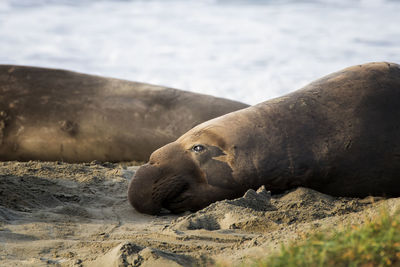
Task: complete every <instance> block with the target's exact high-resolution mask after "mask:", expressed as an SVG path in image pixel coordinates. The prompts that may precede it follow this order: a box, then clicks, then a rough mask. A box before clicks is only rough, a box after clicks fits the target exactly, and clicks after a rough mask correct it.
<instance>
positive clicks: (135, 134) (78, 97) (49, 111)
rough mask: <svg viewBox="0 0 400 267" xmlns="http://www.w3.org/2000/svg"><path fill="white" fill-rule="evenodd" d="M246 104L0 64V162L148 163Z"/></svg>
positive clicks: (152, 86)
mask: <svg viewBox="0 0 400 267" xmlns="http://www.w3.org/2000/svg"><path fill="white" fill-rule="evenodd" d="M245 107H248V105H245V104H242V103H239V102H235V101H230V100H226V99H222V98H216V97H212V96H207V95H201V94H196V93H191V92H185V91H180V90H176V89H171V88H165V87H160V86H154V85H149V84H144V83H137V82H129V81H124V80H118V79H112V78H103V77H98V76H92V75H85V74H80V73H76V72H70V71H64V70H54V69H44V68H35V67H23V66H10V65H0V160H48V161H55V160H59V161H67V162H87V161H92V160H99V161H112V162H115V161H131V160H139V161H147V160H148V158H149V156H150V154H151V153H152V152H153V151H154V150H156V149H157V148H159V147H161V146H163V145H165V144H167V143H169V142H172V141H174V140H176V138H178V137H179V136H180V135H182V134H183V133H185V132H186V131H187V130H189V129H191V128H192V127H194V126H195V125H197V124H199V123H201V122H204V121H207V120H209V119H212V118H215V117H218V116H221V115H223V114H226V113H228V112H231V111H235V110H239V109H242V108H245Z"/></svg>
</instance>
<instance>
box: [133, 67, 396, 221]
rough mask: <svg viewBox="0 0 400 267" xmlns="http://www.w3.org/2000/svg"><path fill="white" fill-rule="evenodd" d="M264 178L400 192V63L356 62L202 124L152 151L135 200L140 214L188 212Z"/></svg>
mask: <svg viewBox="0 0 400 267" xmlns="http://www.w3.org/2000/svg"><path fill="white" fill-rule="evenodd" d="M197 144H201V145H203V147H204V149H203V150H202V151H200V152H195V151H194V150H193V149H192V148H193V146H194V145H197ZM261 185H265V186H266V188H267V189H268V190H271V191H272V193H275V192H282V191H283V190H287V189H290V188H294V187H297V186H304V187H310V188H313V189H316V190H319V191H321V192H323V193H327V194H330V195H334V196H353V197H363V196H368V195H383V196H400V67H399V65H396V64H393V63H369V64H364V65H359V66H354V67H350V68H347V69H344V70H341V71H339V72H336V73H333V74H331V75H328V76H326V77H323V78H321V79H319V80H317V81H315V82H313V83H311V84H309V85H308V86H306V87H304V88H303V89H300V90H298V91H295V92H293V93H291V94H288V95H286V96H283V97H280V98H276V99H272V100H269V101H266V102H263V103H261V104H258V105H255V106H252V107H249V108H246V109H243V110H240V111H237V112H233V113H230V114H227V115H224V116H221V117H219V118H216V119H213V120H210V121H207V122H205V123H202V124H200V125H198V126H197V127H195V128H193V129H192V130H190V131H188V132H187V133H185V134H184V135H182V136H181V137H180V138H179V139H178V140H176V141H175V142H173V143H171V144H168V145H166V146H164V147H162V148H160V149H158V150H157V151H155V152H154V153H153V154H152V155H151V157H150V161H149V163H148V164H146V165H144V166H142V167H141V168H139V170H138V171H137V173H136V174H135V176H134V177H133V179H132V181H131V184H130V186H129V190H128V198H129V201H130V203H131V204H132V205H133V206H134V207H135V208H136V209H137V210H138V211H140V212H144V213H149V214H156V213H158V212H159V211H160V209H161V208H167V209H170V210H171V211H172V212H176V213H178V212H182V211H185V210H191V211H195V210H197V209H200V208H203V207H205V206H206V205H208V204H210V203H212V202H214V201H217V200H222V199H227V198H228V199H229V198H234V197H238V196H241V195H242V194H243V193H244V192H245V191H246V190H248V189H250V188H252V189H257V188H258V187H259V186H261Z"/></svg>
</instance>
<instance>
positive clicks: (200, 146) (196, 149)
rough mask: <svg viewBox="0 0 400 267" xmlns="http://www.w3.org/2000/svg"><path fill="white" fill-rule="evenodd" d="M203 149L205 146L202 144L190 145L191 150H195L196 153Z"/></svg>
mask: <svg viewBox="0 0 400 267" xmlns="http://www.w3.org/2000/svg"><path fill="white" fill-rule="evenodd" d="M204 149H205V147H204V146H203V145H194V146H193V147H192V150H193V151H194V152H197V153H200V152H202V151H203V150H204Z"/></svg>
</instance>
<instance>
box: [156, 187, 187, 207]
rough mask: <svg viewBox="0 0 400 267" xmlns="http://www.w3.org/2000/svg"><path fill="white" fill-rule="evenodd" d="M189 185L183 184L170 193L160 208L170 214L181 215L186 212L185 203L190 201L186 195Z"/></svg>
mask: <svg viewBox="0 0 400 267" xmlns="http://www.w3.org/2000/svg"><path fill="white" fill-rule="evenodd" d="M188 190H189V184H187V183H184V184H182V185H181V186H180V187H179V188H177V189H176V190H174V193H170V194H169V196H168V197H167V198H166V199H165V200H164V201H163V202H162V203H161V204H162V207H163V208H165V209H167V210H169V211H171V212H172V213H182V212H184V211H186V210H188V207H187V205H186V203H187V202H188V200H189V199H190V194H188Z"/></svg>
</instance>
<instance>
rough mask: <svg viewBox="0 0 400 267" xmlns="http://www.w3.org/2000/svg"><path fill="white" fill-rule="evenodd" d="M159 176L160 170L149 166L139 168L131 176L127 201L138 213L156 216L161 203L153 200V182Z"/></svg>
mask: <svg viewBox="0 0 400 267" xmlns="http://www.w3.org/2000/svg"><path fill="white" fill-rule="evenodd" d="M159 176H160V170H159V169H158V168H157V167H154V166H152V165H150V164H145V165H143V166H141V167H140V168H139V169H138V170H137V171H136V173H135V175H134V176H133V178H132V180H131V183H130V184H129V188H128V200H129V202H130V203H131V205H132V206H133V207H134V208H135V209H136V210H137V211H139V212H142V213H147V214H157V213H159V212H160V210H161V202H160V201H158V200H157V199H154V198H153V187H154V181H155V180H156V179H157V178H158V177H159Z"/></svg>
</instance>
